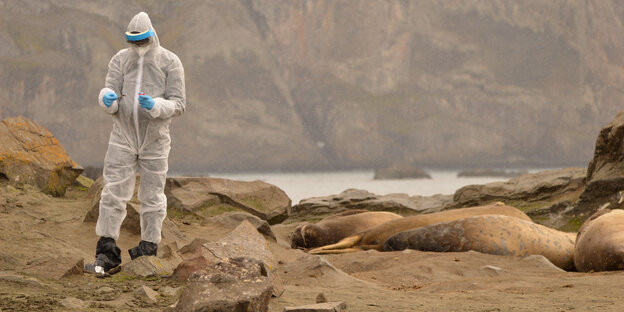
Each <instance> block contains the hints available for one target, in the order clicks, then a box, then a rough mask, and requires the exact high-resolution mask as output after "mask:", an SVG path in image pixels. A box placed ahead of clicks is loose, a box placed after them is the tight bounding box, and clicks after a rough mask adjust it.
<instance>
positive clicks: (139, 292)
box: [134, 285, 159, 302]
mask: <svg viewBox="0 0 624 312" xmlns="http://www.w3.org/2000/svg"><path fill="white" fill-rule="evenodd" d="M134 295H135V296H137V297H142V298H145V299H147V300H149V301H151V302H156V301H157V300H158V299H157V298H158V296H159V294H158V293H157V292H156V291H154V290H153V289H151V288H149V287H147V286H145V285H144V286H141V287H139V288H137V289H136V290H135V291H134Z"/></svg>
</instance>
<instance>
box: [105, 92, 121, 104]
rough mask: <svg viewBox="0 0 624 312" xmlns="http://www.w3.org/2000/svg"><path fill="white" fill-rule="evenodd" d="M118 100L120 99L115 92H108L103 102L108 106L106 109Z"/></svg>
mask: <svg viewBox="0 0 624 312" xmlns="http://www.w3.org/2000/svg"><path fill="white" fill-rule="evenodd" d="M118 98H119V97H118V96H117V94H115V92H108V93H106V94H104V96H103V97H102V102H104V105H106V107H110V106H111V105H112V104H113V102H115V100H116V99H118Z"/></svg>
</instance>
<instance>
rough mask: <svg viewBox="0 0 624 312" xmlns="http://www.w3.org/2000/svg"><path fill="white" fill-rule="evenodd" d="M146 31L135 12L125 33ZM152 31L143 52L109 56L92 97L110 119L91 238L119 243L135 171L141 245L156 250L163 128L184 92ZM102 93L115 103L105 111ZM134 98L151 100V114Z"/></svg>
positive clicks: (161, 214) (175, 61) (161, 212)
mask: <svg viewBox="0 0 624 312" xmlns="http://www.w3.org/2000/svg"><path fill="white" fill-rule="evenodd" d="M149 29H152V30H153V27H152V23H151V21H150V19H149V16H148V15H147V14H146V13H144V12H141V13H139V14H137V15H135V16H134V17H133V18H132V20H131V21H130V24H129V25H128V29H127V31H128V32H132V31H136V32H139V33H142V32H144V31H147V30H149ZM153 31H154V34H153V36H152V37H151V39H150V43H149V45H148V47H149V49H147V48H143V49H141V48H137V47H130V48H126V49H123V50H121V51H119V52H118V53H117V54H115V56H113V58H112V59H111V60H110V62H109V64H108V74H107V75H106V82H105V87H104V88H103V89H102V90H101V91H100V94H99V97H98V99H99V103H100V106H101V107H103V108H104V110H105V111H106V112H108V113H109V114H111V115H112V117H113V130H112V132H111V134H110V139H109V142H108V151H107V152H106V157H105V159H104V177H103V178H104V189H103V190H102V197H101V199H100V208H99V217H98V221H97V225H96V228H95V232H96V234H97V235H98V236H101V237H102V236H103V237H111V238H113V239H115V240H117V239H118V238H119V230H120V228H121V223H122V221H123V220H124V218H125V217H126V204H127V202H128V201H129V200H130V199H131V198H132V195H133V193H134V186H135V177H136V172H137V171H138V173H139V174H140V176H141V183H140V186H139V193H138V198H139V201H140V202H141V209H140V214H141V240H144V241H148V242H152V243H156V244H158V243H159V242H160V240H161V228H162V222H163V220H164V218H165V216H166V215H167V198H166V196H165V193H164V189H165V180H166V177H167V169H168V165H167V158H168V156H169V150H170V148H171V147H170V143H171V138H170V136H169V124H170V122H171V118H172V117H174V116H179V115H180V114H182V113H183V112H184V111H185V109H186V92H185V87H184V68H183V67H182V63H181V62H180V59H179V58H178V57H177V56H176V55H175V54H173V53H172V52H170V51H168V50H166V49H165V48H163V47H161V46H160V43H159V41H158V36H157V35H156V31H155V30H153ZM143 54H144V55H143ZM108 92H114V93H115V94H117V96H118V97H119V99H117V100H115V101H114V102H113V103H112V105H111V106H110V107H106V105H104V103H103V101H102V97H103V96H104V94H106V93H108ZM139 93H145V94H146V95H149V96H151V97H152V98H153V99H154V102H155V104H154V107H153V108H152V110H147V109H144V108H142V107H140V105H139V103H138V94H139Z"/></svg>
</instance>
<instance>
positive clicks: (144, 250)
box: [128, 240, 158, 260]
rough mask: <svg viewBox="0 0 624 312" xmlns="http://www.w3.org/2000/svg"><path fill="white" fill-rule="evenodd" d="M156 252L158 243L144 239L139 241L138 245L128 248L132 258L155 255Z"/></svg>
mask: <svg viewBox="0 0 624 312" xmlns="http://www.w3.org/2000/svg"><path fill="white" fill-rule="evenodd" d="M156 252H158V245H157V244H154V243H152V242H148V241H144V240H142V241H140V242H139V246H136V247H134V248H130V249H128V253H129V254H130V259H132V260H134V259H136V258H138V257H140V256H155V255H156Z"/></svg>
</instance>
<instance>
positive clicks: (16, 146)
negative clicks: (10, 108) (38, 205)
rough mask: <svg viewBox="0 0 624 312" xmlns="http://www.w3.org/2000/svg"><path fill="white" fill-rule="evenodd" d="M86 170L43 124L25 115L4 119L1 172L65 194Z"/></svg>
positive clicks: (0, 134) (17, 180)
mask: <svg viewBox="0 0 624 312" xmlns="http://www.w3.org/2000/svg"><path fill="white" fill-rule="evenodd" d="M82 170H83V169H82V167H81V166H80V165H78V164H77V163H76V162H74V161H73V160H72V159H71V158H69V155H68V154H67V152H66V151H65V149H64V148H63V146H62V145H61V143H60V142H59V141H58V140H57V139H56V138H55V137H54V136H53V135H52V133H50V131H48V130H47V129H46V128H44V127H43V126H41V125H39V124H37V123H36V122H34V121H32V120H30V119H28V118H24V117H14V118H7V119H4V120H2V121H1V122H0V175H4V176H6V177H7V178H8V179H9V181H11V183H13V184H19V183H24V184H30V185H34V186H36V187H38V188H39V189H40V190H41V191H42V192H44V193H47V194H50V195H53V196H63V195H64V194H65V191H66V189H67V187H68V186H70V185H71V184H72V183H73V182H74V180H76V178H77V177H78V176H79V175H80V173H81V172H82Z"/></svg>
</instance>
